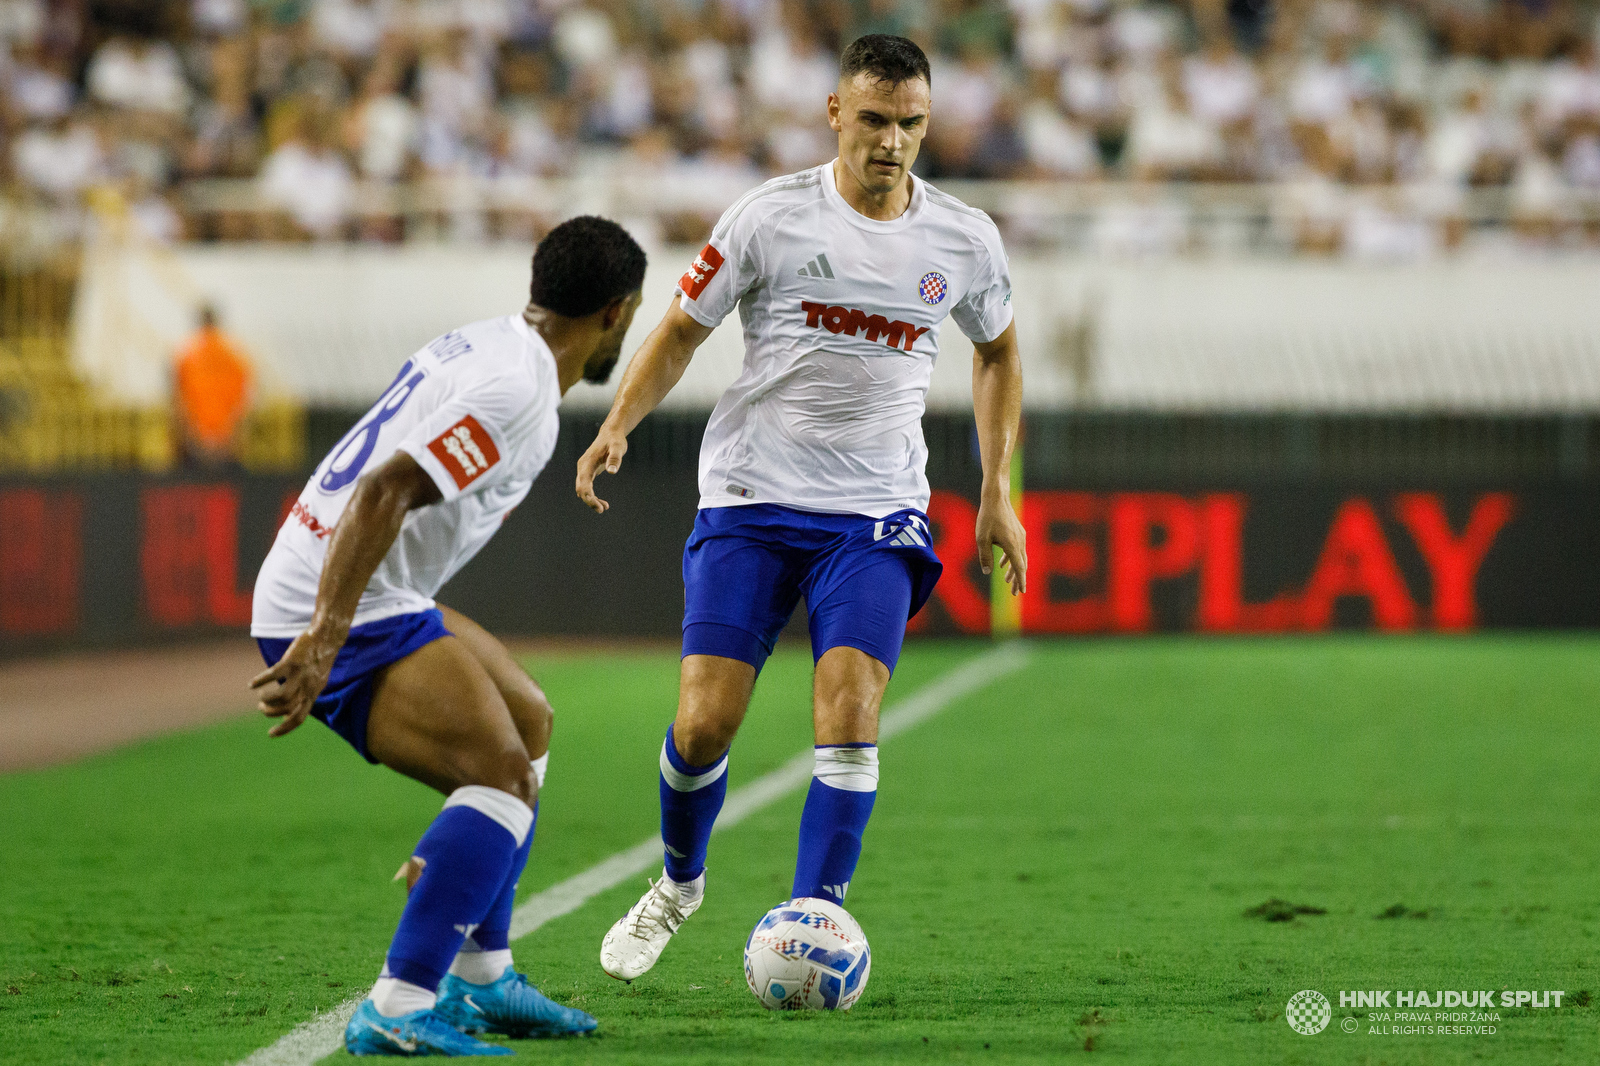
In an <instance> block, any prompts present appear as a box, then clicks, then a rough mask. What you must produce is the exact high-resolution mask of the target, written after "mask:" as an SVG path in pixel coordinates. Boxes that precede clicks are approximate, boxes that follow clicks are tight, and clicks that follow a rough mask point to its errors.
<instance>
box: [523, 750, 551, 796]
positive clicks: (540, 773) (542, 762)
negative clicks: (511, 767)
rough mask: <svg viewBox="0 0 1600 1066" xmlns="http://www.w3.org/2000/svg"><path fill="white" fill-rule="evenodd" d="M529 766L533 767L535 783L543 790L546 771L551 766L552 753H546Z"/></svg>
mask: <svg viewBox="0 0 1600 1066" xmlns="http://www.w3.org/2000/svg"><path fill="white" fill-rule="evenodd" d="M528 765H529V766H531V767H533V783H534V784H536V785H538V786H539V787H540V788H543V787H544V771H545V768H546V767H547V766H549V765H550V753H549V752H548V751H547V752H545V753H544V754H543V755H541V756H539V757H538V758H537V759H534V760H532V761H531V762H529V763H528Z"/></svg>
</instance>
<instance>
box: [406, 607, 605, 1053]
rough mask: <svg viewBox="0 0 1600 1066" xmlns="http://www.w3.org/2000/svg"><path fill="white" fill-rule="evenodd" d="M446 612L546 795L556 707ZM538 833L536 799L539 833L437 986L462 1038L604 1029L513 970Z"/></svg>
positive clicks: (487, 636) (478, 630)
mask: <svg viewBox="0 0 1600 1066" xmlns="http://www.w3.org/2000/svg"><path fill="white" fill-rule="evenodd" d="M440 611H441V612H442V614H443V617H444V622H445V625H446V626H448V627H449V629H450V632H451V633H453V634H455V636H456V639H458V640H460V641H461V642H462V643H463V644H464V645H466V648H467V650H468V651H469V652H471V653H472V657H473V658H475V659H477V660H478V663H479V665H481V666H482V667H483V668H484V670H485V671H486V672H487V673H488V674H489V679H490V680H491V681H493V682H494V687H495V689H496V690H497V691H498V692H499V693H500V698H501V699H503V700H505V704H506V709H507V710H508V711H510V712H511V721H512V724H513V725H514V726H515V727H516V730H517V735H518V736H520V737H521V738H522V746H523V747H524V748H525V749H526V750H527V752H528V756H529V759H530V761H531V766H532V770H533V775H534V778H535V784H536V785H537V786H538V788H539V790H540V791H543V789H544V779H545V770H546V768H547V766H548V765H549V758H550V755H549V751H550V731H551V728H552V727H553V725H554V722H555V712H554V711H552V710H551V708H550V701H549V700H547V699H546V698H545V694H544V691H543V690H542V689H540V688H539V686H538V685H537V684H536V683H535V682H534V680H533V679H532V678H531V677H529V676H528V674H527V672H526V671H524V670H523V669H522V667H521V666H520V665H518V664H517V661H516V660H515V659H514V658H512V656H511V653H510V652H508V651H506V648H505V645H503V644H501V643H500V641H498V640H497V639H495V637H494V635H493V634H491V633H490V632H489V631H488V630H486V629H484V628H483V627H482V626H480V625H478V624H477V623H476V622H474V621H472V619H470V618H468V617H467V616H466V615H463V614H461V613H460V612H459V611H453V610H451V609H450V608H448V607H442V606H441V607H440ZM538 825H539V800H538V799H537V798H535V800H534V803H533V827H532V828H531V829H530V830H529V831H528V838H527V839H526V840H524V841H523V842H522V847H521V848H519V849H518V850H517V853H516V855H515V856H514V857H513V859H512V864H511V870H510V872H508V873H507V874H506V880H505V883H504V884H503V885H501V887H500V893H499V895H497V896H496V897H495V901H494V903H493V904H491V905H490V907H489V911H488V913H487V914H486V915H485V916H484V919H483V921H482V922H480V923H479V925H478V927H477V928H476V929H474V930H473V931H472V933H471V934H470V935H468V936H467V938H466V939H465V940H464V941H463V942H462V945H461V950H460V951H459V952H457V953H456V957H455V960H454V961H453V962H451V964H450V970H449V972H448V973H446V974H445V976H444V980H443V981H441V982H440V984H439V1001H438V1003H437V1005H436V1006H435V1009H436V1010H437V1011H438V1012H439V1013H440V1014H443V1015H444V1016H445V1017H446V1018H448V1019H449V1020H450V1021H451V1022H452V1023H453V1024H454V1025H455V1026H456V1028H458V1029H460V1030H461V1031H462V1032H472V1033H479V1032H490V1033H502V1034H505V1035H508V1036H569V1035H575V1034H579V1033H587V1032H591V1031H593V1030H594V1029H595V1028H596V1027H597V1025H598V1023H597V1022H596V1021H595V1020H594V1018H592V1017H591V1016H589V1015H588V1014H586V1013H585V1012H583V1011H581V1010H577V1009H575V1008H572V1007H564V1006H562V1005H561V1004H559V1003H557V1002H555V1001H554V1000H552V999H550V998H549V997H547V996H545V995H544V994H543V993H541V992H540V991H539V990H538V988H536V987H535V986H534V985H532V984H530V983H529V982H528V979H527V978H526V977H525V976H524V975H522V974H520V973H518V972H517V971H516V969H515V966H514V963H513V962H512V958H511V914H512V910H513V907H514V905H515V903H516V894H517V882H518V881H519V880H520V879H521V877H522V871H523V868H524V867H525V866H527V863H528V853H529V851H530V850H531V848H532V846H533V838H534V833H535V832H537V830H538Z"/></svg>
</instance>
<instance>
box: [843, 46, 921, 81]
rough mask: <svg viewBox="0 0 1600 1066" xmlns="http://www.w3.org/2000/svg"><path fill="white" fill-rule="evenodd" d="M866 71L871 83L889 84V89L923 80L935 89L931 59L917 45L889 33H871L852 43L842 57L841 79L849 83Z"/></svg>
mask: <svg viewBox="0 0 1600 1066" xmlns="http://www.w3.org/2000/svg"><path fill="white" fill-rule="evenodd" d="M863 71H865V72H866V73H867V74H870V75H872V80H874V81H880V82H888V83H889V85H890V87H893V86H896V85H899V84H900V83H901V82H903V81H915V80H917V79H918V78H921V79H922V80H923V81H925V82H927V83H928V86H929V88H932V87H933V75H932V74H931V73H930V71H929V68H928V57H927V55H926V54H924V53H923V51H922V49H920V48H918V47H917V42H915V41H908V40H906V38H904V37H895V36H892V35H890V34H887V33H869V34H867V35H866V36H865V37H857V38H856V39H855V40H854V41H851V42H850V47H848V48H846V49H845V50H844V55H842V56H840V57H839V77H840V78H842V79H843V80H845V81H849V80H850V79H851V78H853V77H855V76H856V75H857V74H860V73H862V72H863Z"/></svg>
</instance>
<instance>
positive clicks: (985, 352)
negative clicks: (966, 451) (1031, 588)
mask: <svg viewBox="0 0 1600 1066" xmlns="http://www.w3.org/2000/svg"><path fill="white" fill-rule="evenodd" d="M972 411H973V414H974V415H975V416H976V418H977V423H978V451H979V453H980V454H981V456H982V462H983V492H982V497H981V499H980V500H979V503H978V527H977V530H976V532H977V538H978V561H979V562H980V563H981V564H982V565H983V572H984V573H985V574H987V573H990V572H991V570H992V569H993V567H994V549H995V548H999V549H1000V551H1001V556H1002V561H1003V566H1004V573H1005V575H1006V580H1007V581H1009V582H1010V583H1011V594H1012V595H1013V596H1017V595H1021V594H1022V593H1023V592H1024V591H1026V590H1027V587H1028V551H1027V543H1026V542H1027V536H1026V534H1024V532H1023V530H1022V523H1021V522H1019V521H1017V514H1016V512H1015V511H1013V510H1012V508H1011V453H1012V451H1013V450H1014V449H1015V448H1016V445H1017V429H1018V426H1019V425H1020V424H1021V421H1022V357H1021V355H1020V354H1018V352H1017V327H1016V324H1015V323H1012V324H1011V325H1009V326H1007V327H1006V328H1005V332H1003V333H1001V334H1000V336H998V337H996V338H995V339H994V340H992V341H988V342H987V343H984V344H974V345H973V346H972Z"/></svg>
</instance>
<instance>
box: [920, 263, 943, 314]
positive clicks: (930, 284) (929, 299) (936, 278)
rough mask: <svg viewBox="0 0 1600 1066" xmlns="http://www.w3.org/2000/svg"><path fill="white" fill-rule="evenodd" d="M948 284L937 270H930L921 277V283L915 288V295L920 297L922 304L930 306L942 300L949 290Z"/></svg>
mask: <svg viewBox="0 0 1600 1066" xmlns="http://www.w3.org/2000/svg"><path fill="white" fill-rule="evenodd" d="M949 287H950V283H949V282H947V281H945V279H944V275H943V274H941V273H939V272H938V271H937V270H930V271H928V272H927V273H926V274H924V275H922V281H921V283H920V284H919V285H918V286H917V294H918V295H920V296H921V297H922V302H923V303H925V304H928V305H929V306H932V305H933V304H936V303H938V302H939V301H940V300H943V299H944V294H945V292H946V290H947V289H949Z"/></svg>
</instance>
